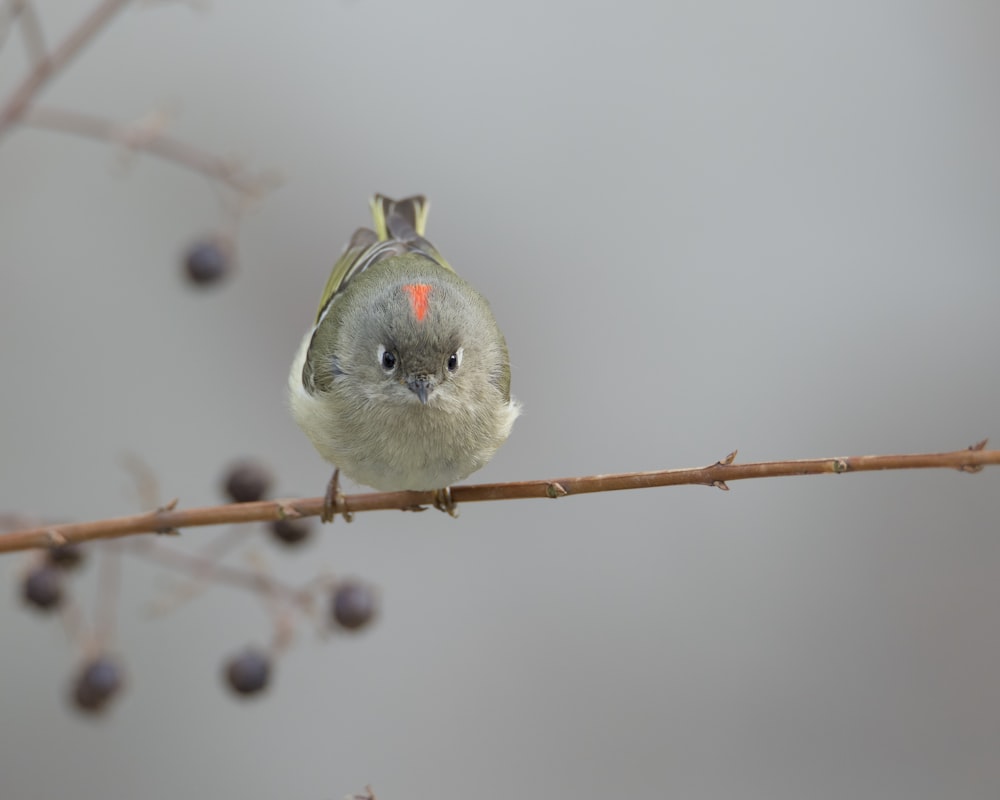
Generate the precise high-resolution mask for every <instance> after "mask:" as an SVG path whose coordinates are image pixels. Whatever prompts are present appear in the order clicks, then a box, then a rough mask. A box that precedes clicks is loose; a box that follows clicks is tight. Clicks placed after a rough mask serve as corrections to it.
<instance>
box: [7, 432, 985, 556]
mask: <svg viewBox="0 0 1000 800" xmlns="http://www.w3.org/2000/svg"><path fill="white" fill-rule="evenodd" d="M985 446H986V440H985V439H984V440H983V441H982V442H979V443H978V444H976V445H973V446H972V447H969V448H968V449H966V450H957V451H954V452H950V453H914V454H906V455H884V456H846V457H843V458H813V459H802V460H792V461H761V462H757V463H750V464H736V463H733V462H734V459H735V457H736V453H735V452H733V453H730V454H729V456H727V457H726V458H725V459H723V460H722V461H717V462H716V463H715V464H711V465H710V466H707V467H700V468H695V469H668V470H658V471H654V472H626V473H620V474H615V475H589V476H586V477H578V478H559V479H558V480H534V481H514V482H512V483H483V484H478V485H472V486H454V487H452V490H451V496H452V500H453V501H454V502H455V503H458V504H461V503H474V502H480V501H486V500H519V499H526V498H551V499H555V498H558V497H565V496H567V495H574V494H589V493H591V492H612V491H619V490H623V489H648V488H652V487H654V486H680V485H685V484H686V485H700V486H715V487H716V488H719V489H728V488H729V487H728V483H729V482H730V481H738V480H747V479H751V478H779V477H788V476H793V475H824V474H833V475H839V474H843V473H848V472H872V471H876V470H890V469H957V470H960V471H962V472H979V471H980V470H982V469H983V467H984V466H986V465H990V464H994V465H995V464H1000V450H986V449H984V448H985ZM434 501H435V493H434V492H372V493H367V494H355V495H349V496H347V497H345V498H344V501H343V504H342V509H340V510H342V511H348V512H351V513H355V512H360V511H376V510H385V509H400V510H404V511H406V510H414V509H417V508H421V507H424V506H428V505H433V503H434ZM322 510H323V498H322V497H312V498H308V499H302V500H270V501H259V502H256V503H232V504H230V505H224V506H211V507H206V508H190V509H181V510H177V509H175V508H174V507H173V506H172V505H171V506H167V507H164V508H162V509H158V510H156V511H150V512H147V513H144V514H136V515H134V516H130V517H118V518H117V519H105V520H98V521H95V522H78V523H69V524H58V525H50V526H48V527H36V528H30V529H28V530H20V531H12V532H10V533H4V534H0V553H5V552H12V551H15V550H29V549H32V548H35V547H51V546H52V545H53V544H62V543H65V542H85V541H89V540H91V539H114V538H118V537H121V536H131V535H133V534H137V533H154V532H157V531H168V530H179V529H181V528H190V527H195V526H201V525H221V524H225V523H244V522H262V521H268V520H276V519H283V518H286V517H310V516H317V515H319V514H320V513H321V511H322Z"/></svg>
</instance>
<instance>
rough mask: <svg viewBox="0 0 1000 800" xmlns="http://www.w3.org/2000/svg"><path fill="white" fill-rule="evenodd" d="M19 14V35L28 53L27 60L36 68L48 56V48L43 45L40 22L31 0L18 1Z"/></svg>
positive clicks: (43, 34) (43, 38)
mask: <svg viewBox="0 0 1000 800" xmlns="http://www.w3.org/2000/svg"><path fill="white" fill-rule="evenodd" d="M19 5H20V9H19V10H20V12H21V15H20V16H21V18H20V22H21V35H22V36H23V38H24V47H25V49H26V50H27V51H28V60H29V62H30V64H31V66H32V67H37V66H38V65H39V64H40V63H41V62H42V61H43V60H44V59H45V57H46V55H48V48H47V47H46V45H45V33H44V32H43V31H42V22H41V20H40V19H38V12H37V11H35V4H34V3H32V2H31V0H20V2H19Z"/></svg>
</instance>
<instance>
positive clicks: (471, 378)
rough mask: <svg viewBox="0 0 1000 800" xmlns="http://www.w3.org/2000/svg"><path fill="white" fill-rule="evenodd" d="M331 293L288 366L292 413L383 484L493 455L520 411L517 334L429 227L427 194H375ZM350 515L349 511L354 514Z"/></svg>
mask: <svg viewBox="0 0 1000 800" xmlns="http://www.w3.org/2000/svg"><path fill="white" fill-rule="evenodd" d="M371 209H372V216H373V218H374V228H375V230H369V229H368V228H360V229H358V230H357V231H355V233H354V235H353V236H352V237H351V240H350V242H349V243H348V244H347V247H346V248H345V250H344V253H343V255H341V257H340V258H339V259H338V261H337V263H336V264H334V266H333V272H332V273H331V275H330V278H329V280H328V281H327V282H326V287H325V288H324V289H323V295H322V297H321V298H320V303H319V312H318V313H317V315H316V322H315V324H314V325H313V327H312V329H311V330H310V331H309V332H308V333H307V334H306V335H305V337H304V338H303V339H302V344H301V345H300V346H299V350H298V353H297V354H296V356H295V361H294V362H293V363H292V370H291V372H290V374H289V376H288V386H289V390H290V397H291V410H292V416H293V417H294V418H295V421H296V422H297V423H298V425H299V427H300V428H302V430H303V431H305V433H306V435H307V436H308V437H309V439H310V440H311V441H312V443H313V445H314V446H315V447H316V450H317V451H319V454H320V455H321V456H323V458H325V459H326V460H327V461H329V462H331V463H332V464H334V465H335V466H336V467H337V469H336V470H334V473H333V477H332V478H331V479H330V483H329V485H328V487H327V493H326V503H325V506H324V510H323V520H324V521H330V520H332V519H333V517H334V515H335V514H336V513H337V511H338V510H341V511H342V510H343V505H342V498H341V496H340V493H339V492H340V490H339V474H340V472H343V473H344V475H346V476H347V477H349V478H351V479H352V480H354V481H357V482H358V483H362V484H365V485H366V486H371V487H372V488H374V489H378V490H380V491H398V490H403V489H412V490H418V491H427V490H434V492H435V506H437V507H438V508H440V509H442V510H444V511H447V512H449V513H450V514H452V515H454V513H455V504H454V503H453V502H452V500H451V493H450V487H451V485H452V484H453V483H456V482H457V481H460V480H462V479H463V478H465V477H467V476H468V475H470V474H471V473H473V472H475V471H476V470H477V469H479V468H481V467H483V466H484V465H485V464H486V463H487V462H488V461H489V460H490V459H491V458H492V457H493V454H494V453H495V452H496V451H497V448H499V447H500V445H501V444H503V443H504V441H506V439H507V436H508V435H509V434H510V430H511V426H512V425H513V424H514V420H515V419H516V418H517V416H518V414H519V413H520V404H519V403H518V402H517V401H516V400H514V399H513V398H512V397H511V395H510V362H509V358H508V355H507V343H506V341H505V339H504V336H503V333H502V332H501V331H500V328H499V326H498V325H497V323H496V320H495V319H494V318H493V312H492V311H491V310H490V307H489V304H488V303H487V302H486V299H485V298H484V297H483V296H482V295H481V294H480V293H479V292H477V291H476V290H475V289H474V288H473V287H472V286H470V285H469V284H468V283H466V282H465V281H464V280H462V279H461V278H460V277H459V276H458V275H457V274H456V273H455V270H453V269H452V268H451V266H450V265H449V264H448V262H447V261H445V260H444V258H443V257H442V256H441V254H440V253H439V252H438V251H437V249H436V248H435V247H434V246H433V245H432V244H431V243H430V242H428V241H427V240H426V239H425V238H424V230H425V227H426V223H427V212H428V203H427V200H426V199H425V198H424V197H422V196H415V197H408V198H406V199H405V200H398V201H396V200H390V199H389V198H387V197H383V196H382V195H375V197H374V198H372V201H371ZM345 516H346V514H345Z"/></svg>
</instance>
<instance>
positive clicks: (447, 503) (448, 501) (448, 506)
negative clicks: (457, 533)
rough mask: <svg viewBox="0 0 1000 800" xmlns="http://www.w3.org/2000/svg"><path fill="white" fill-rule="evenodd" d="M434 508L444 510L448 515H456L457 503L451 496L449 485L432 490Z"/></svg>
mask: <svg viewBox="0 0 1000 800" xmlns="http://www.w3.org/2000/svg"><path fill="white" fill-rule="evenodd" d="M434 508H436V509H437V510H438V511H444V512H445V513H446V514H447V515H448V516H449V517H457V516H458V503H456V502H455V501H454V500H453V499H452V497H451V487H450V486H445V487H444V488H443V489H435V490H434Z"/></svg>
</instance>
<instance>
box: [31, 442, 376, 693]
mask: <svg viewBox="0 0 1000 800" xmlns="http://www.w3.org/2000/svg"><path fill="white" fill-rule="evenodd" d="M273 482H274V481H273V477H272V475H271V473H270V472H269V471H268V470H267V469H266V468H264V467H263V466H262V465H260V464H259V463H257V462H253V461H242V462H239V463H237V464H234V465H233V466H232V467H231V468H230V469H229V470H228V472H227V473H226V475H225V477H224V480H223V482H222V486H223V490H224V491H225V493H226V495H228V497H229V498H230V499H231V500H233V501H234V502H239V503H243V502H254V501H257V500H262V499H264V498H265V497H266V496H267V494H268V492H269V491H270V489H271V486H272V484H273ZM268 532H269V538H270V539H271V540H272V541H274V542H276V543H278V544H280V545H281V546H282V548H292V547H297V546H300V545H302V544H304V543H305V542H307V541H308V540H309V539H310V536H311V533H312V527H311V525H310V520H306V519H281V520H276V521H275V522H273V523H271V524H270V525H269V526H268ZM160 538H162V537H158V538H157V540H143V541H135V542H121V543H116V542H92V543H88V544H87V545H78V544H66V545H61V546H58V547H52V548H51V549H49V550H47V551H45V552H44V553H42V554H40V555H38V556H35V557H34V559H35V560H34V561H33V563H32V565H31V567H30V568H29V569H28V570H27V571H26V572H25V574H24V578H23V580H22V583H21V596H22V598H23V600H24V602H25V603H26V604H27V605H28V606H30V607H31V608H33V609H35V610H37V611H38V612H39V613H46V614H52V613H54V612H57V611H60V610H62V611H66V612H69V611H70V610H71V609H72V608H73V605H72V604H73V593H72V592H71V591H70V588H71V587H70V579H71V577H72V574H73V573H75V572H79V571H80V568H81V567H82V566H84V565H85V563H86V562H87V560H88V558H90V556H91V554H93V555H95V556H101V555H102V550H105V549H106V548H108V547H109V546H110V547H117V548H120V551H123V552H128V553H131V554H134V555H136V556H139V557H145V558H146V559H148V560H150V561H153V562H155V563H159V564H161V565H163V566H168V567H170V568H174V569H181V570H183V571H186V572H188V573H189V575H190V576H191V577H192V578H193V579H194V580H196V581H201V582H205V581H207V582H219V583H229V584H231V585H235V586H237V587H240V588H243V589H249V590H251V591H262V592H267V593H269V595H271V596H275V597H279V598H280V599H282V600H284V601H286V602H287V605H288V606H289V607H290V608H294V609H295V610H298V611H301V612H303V613H306V614H313V615H315V614H316V613H317V612H316V609H321V608H323V604H322V603H317V602H316V601H317V599H318V598H317V597H316V595H317V594H319V595H320V596H321V597H322V596H323V595H325V596H326V606H325V608H326V611H325V614H324V618H325V620H326V624H327V626H328V627H329V628H331V629H333V630H337V631H343V632H348V631H358V630H361V629H362V628H364V627H366V626H367V625H368V624H369V623H370V622H371V621H372V620H373V619H374V617H375V615H376V613H377V610H378V595H377V592H376V591H375V589H374V587H372V586H371V585H370V584H368V583H365V582H363V581H360V580H357V579H332V578H331V579H324V580H320V581H316V580H314V581H310V582H309V583H308V584H306V585H305V586H304V587H301V588H300V587H294V586H289V585H287V584H284V583H280V582H278V581H277V580H276V579H274V578H271V577H270V576H267V575H264V574H263V573H260V574H258V573H255V572H252V571H246V570H242V569H240V568H237V567H233V566H229V565H225V566H223V565H222V564H221V560H222V558H223V557H224V556H225V555H226V554H227V552H228V551H229V550H230V549H231V548H232V545H235V544H240V543H243V542H245V541H246V540H247V538H248V537H246V536H244V535H240V536H238V537H234V536H231V535H227V534H225V533H223V534H220V538H219V539H218V540H217V542H216V543H215V544H214V546H210V548H209V551H210V552H211V553H212V555H211V557H206V556H204V555H190V554H188V553H186V552H184V551H181V550H179V549H176V548H167V547H165V545H163V544H162V542H161V541H160ZM206 552H207V551H206ZM206 576H207V577H206ZM189 596H190V595H187V596H186V597H185V598H184V599H187V598H188V597H189ZM319 613H322V612H319ZM75 616H77V617H78V616H79V614H76V615H75ZM287 620H288V615H285V616H283V617H282V622H281V624H282V625H284V626H285V627H287V624H288V623H287ZM288 641H290V637H289V636H288V635H287V630H284V629H283V628H281V627H280V626H279V629H278V630H277V632H276V635H275V636H274V644H273V645H272V646H271V647H269V648H260V647H252V646H251V647H246V648H244V649H243V650H241V651H240V652H239V653H238V654H236V655H234V656H232V657H231V658H229V659H228V660H226V662H225V663H224V665H223V676H224V680H225V683H226V684H227V685H228V686H229V688H230V689H231V690H232V691H233V692H234V693H235V694H236V695H238V696H243V697H247V696H252V695H256V694H259V693H260V692H262V691H263V690H264V689H266V688H267V686H268V685H269V683H270V682H271V680H272V676H273V673H274V662H275V659H276V658H277V657H278V656H279V655H280V652H281V650H282V649H283V648H284V647H285V646H286V645H287V643H288ZM87 649H88V650H89V651H91V652H96V653H97V654H96V655H92V656H90V657H89V658H87V659H86V660H85V662H84V663H83V664H82V665H81V667H80V669H79V671H78V672H77V673H76V675H75V676H74V678H73V682H72V687H71V692H70V699H71V701H72V704H73V706H74V707H75V708H76V709H78V710H79V711H81V712H84V713H96V712H100V711H103V710H104V709H105V708H107V706H108V704H109V702H110V701H111V699H112V698H113V697H115V696H116V695H117V694H119V693H120V691H121V689H122V688H123V686H124V685H125V672H124V669H123V667H122V665H121V663H120V662H119V661H118V660H117V659H115V658H113V657H112V656H111V655H110V654H109V653H108V650H107V647H106V646H104V645H103V644H102V643H100V642H98V643H96V645H95V644H93V643H91V646H89V647H88V648H87Z"/></svg>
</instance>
